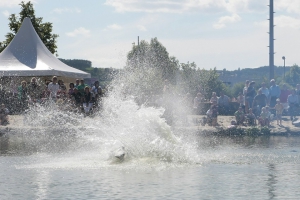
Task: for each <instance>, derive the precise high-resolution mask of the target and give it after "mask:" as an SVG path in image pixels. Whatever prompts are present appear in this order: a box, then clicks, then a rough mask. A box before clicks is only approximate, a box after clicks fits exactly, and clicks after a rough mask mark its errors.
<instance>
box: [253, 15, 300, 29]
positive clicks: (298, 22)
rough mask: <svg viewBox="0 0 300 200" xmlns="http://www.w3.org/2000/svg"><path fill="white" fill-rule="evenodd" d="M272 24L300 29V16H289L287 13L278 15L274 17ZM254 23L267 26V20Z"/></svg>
mask: <svg viewBox="0 0 300 200" xmlns="http://www.w3.org/2000/svg"><path fill="white" fill-rule="evenodd" d="M274 24H275V25H276V27H278V28H286V27H289V28H292V29H300V18H295V17H290V16H287V15H279V16H276V17H274ZM255 25H258V26H262V27H266V28H267V27H268V26H269V21H268V20H265V21H261V22H256V23H255ZM276 27H275V28H276Z"/></svg>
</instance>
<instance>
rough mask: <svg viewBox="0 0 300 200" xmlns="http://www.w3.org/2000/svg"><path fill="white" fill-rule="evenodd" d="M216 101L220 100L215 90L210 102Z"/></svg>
mask: <svg viewBox="0 0 300 200" xmlns="http://www.w3.org/2000/svg"><path fill="white" fill-rule="evenodd" d="M214 101H216V102H218V97H217V94H216V93H215V92H213V93H212V95H211V98H210V101H209V102H210V103H213V102H214Z"/></svg>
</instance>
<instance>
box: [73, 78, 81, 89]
mask: <svg viewBox="0 0 300 200" xmlns="http://www.w3.org/2000/svg"><path fill="white" fill-rule="evenodd" d="M79 83H80V81H79V79H76V81H75V85H74V88H77V87H78V86H79Z"/></svg>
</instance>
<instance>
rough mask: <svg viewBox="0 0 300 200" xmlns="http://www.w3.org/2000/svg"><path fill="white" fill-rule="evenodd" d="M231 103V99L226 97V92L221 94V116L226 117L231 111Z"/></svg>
mask: <svg viewBox="0 0 300 200" xmlns="http://www.w3.org/2000/svg"><path fill="white" fill-rule="evenodd" d="M229 101H230V98H229V97H228V96H227V95H224V92H223V91H221V92H220V97H218V107H219V111H220V113H221V114H224V115H226V114H227V113H228V111H229Z"/></svg>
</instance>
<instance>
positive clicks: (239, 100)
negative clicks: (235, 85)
mask: <svg viewBox="0 0 300 200" xmlns="http://www.w3.org/2000/svg"><path fill="white" fill-rule="evenodd" d="M236 102H237V103H238V104H239V106H241V107H242V108H243V111H244V112H245V97H244V95H243V94H242V93H241V92H239V94H238V97H237V98H236Z"/></svg>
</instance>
